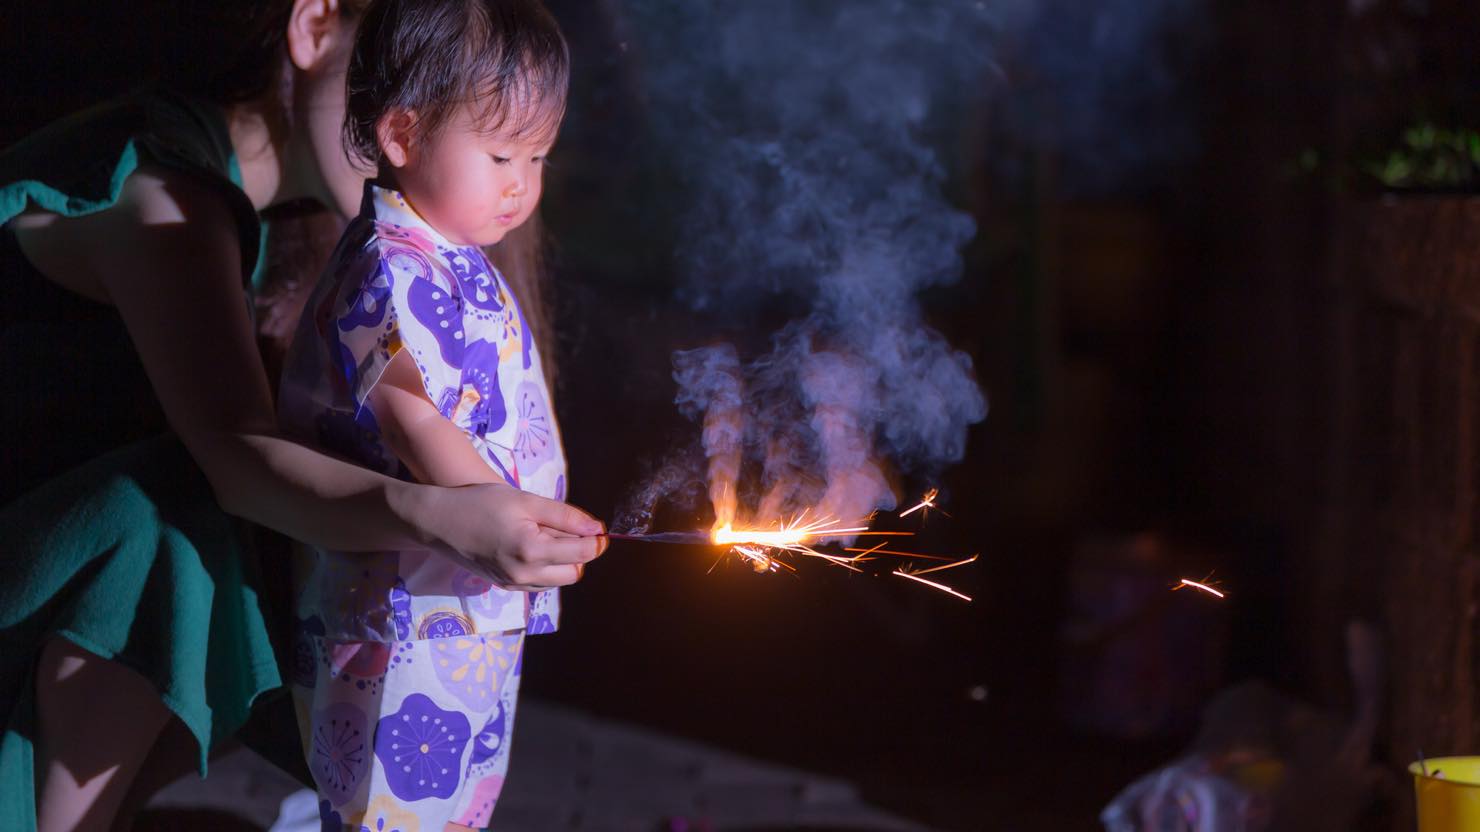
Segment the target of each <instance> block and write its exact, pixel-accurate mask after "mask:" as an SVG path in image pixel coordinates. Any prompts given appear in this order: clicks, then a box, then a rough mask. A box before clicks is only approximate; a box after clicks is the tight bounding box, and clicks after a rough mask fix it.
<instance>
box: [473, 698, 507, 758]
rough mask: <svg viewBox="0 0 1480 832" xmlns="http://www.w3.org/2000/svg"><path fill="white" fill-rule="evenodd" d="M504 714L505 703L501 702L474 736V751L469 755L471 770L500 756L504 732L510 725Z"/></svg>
mask: <svg viewBox="0 0 1480 832" xmlns="http://www.w3.org/2000/svg"><path fill="white" fill-rule="evenodd" d="M504 714H505V710H504V704H503V703H502V702H500V703H499V704H498V706H497V707H496V708H495V709H494V712H493V717H492V718H490V719H489V720H488V722H486V723H484V725H483V728H482V729H481V730H479V731H478V735H477V736H476V737H473V753H471V754H469V755H468V770H469V771H472V770H473V768H474V767H475V766H481V765H483V764H484V763H486V762H488V761H489V760H492V759H493V758H494V757H496V756H498V753H499V751H500V750H501V749H502V748H503V747H504V732H505V731H506V730H507V727H508V720H507V719H505V718H504Z"/></svg>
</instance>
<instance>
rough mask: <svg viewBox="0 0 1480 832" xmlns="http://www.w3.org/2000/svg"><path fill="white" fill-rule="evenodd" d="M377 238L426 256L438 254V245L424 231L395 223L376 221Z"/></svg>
mask: <svg viewBox="0 0 1480 832" xmlns="http://www.w3.org/2000/svg"><path fill="white" fill-rule="evenodd" d="M375 236H376V237H379V238H380V239H382V240H385V241H386V242H389V243H396V244H398V245H400V246H404V247H406V248H411V249H415V250H416V251H419V252H421V253H422V254H426V255H434V254H436V253H437V244H436V243H435V242H433V241H432V238H431V237H430V236H429V235H428V234H427V233H426V232H425V231H423V230H422V229H420V228H415V227H412V226H409V225H397V224H395V223H393V222H382V221H380V220H376V221H375Z"/></svg>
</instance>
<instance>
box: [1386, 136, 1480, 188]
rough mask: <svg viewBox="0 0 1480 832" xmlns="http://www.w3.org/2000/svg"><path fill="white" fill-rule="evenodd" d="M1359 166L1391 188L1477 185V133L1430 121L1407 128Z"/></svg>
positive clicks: (1479, 140)
mask: <svg viewBox="0 0 1480 832" xmlns="http://www.w3.org/2000/svg"><path fill="white" fill-rule="evenodd" d="M1363 169H1364V170H1365V171H1366V172H1367V173H1369V174H1371V175H1372V176H1373V177H1374V178H1376V179H1377V181H1378V182H1380V183H1382V185H1383V186H1384V187H1387V188H1392V189H1395V190H1412V189H1424V190H1427V189H1437V190H1453V189H1469V188H1476V187H1480V132H1476V131H1475V130H1467V129H1456V130H1450V129H1445V128H1442V127H1436V126H1434V125H1433V124H1420V125H1418V126H1416V127H1410V128H1408V129H1407V130H1404V131H1403V135H1402V136H1401V137H1400V140H1399V145H1398V147H1396V148H1393V149H1392V150H1390V151H1388V153H1387V155H1386V156H1384V157H1382V158H1381V159H1378V160H1377V161H1374V162H1369V163H1368V164H1366V165H1364V166H1363Z"/></svg>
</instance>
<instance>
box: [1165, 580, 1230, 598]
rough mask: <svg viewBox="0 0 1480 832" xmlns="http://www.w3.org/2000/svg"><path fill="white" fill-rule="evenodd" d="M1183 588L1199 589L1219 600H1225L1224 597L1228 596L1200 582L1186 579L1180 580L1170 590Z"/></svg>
mask: <svg viewBox="0 0 1480 832" xmlns="http://www.w3.org/2000/svg"><path fill="white" fill-rule="evenodd" d="M1184 586H1190V587H1192V588H1193V589H1200V590H1202V591H1203V592H1206V593H1208V594H1209V595H1216V596H1218V597H1219V598H1226V597H1228V596H1226V595H1224V594H1223V593H1221V592H1219V591H1218V590H1216V589H1213V588H1212V587H1210V586H1208V585H1207V584H1205V583H1202V582H1201V581H1193V580H1188V579H1187V578H1182V579H1181V583H1180V584H1179V585H1177V586H1174V587H1172V589H1181V588H1182V587H1184Z"/></svg>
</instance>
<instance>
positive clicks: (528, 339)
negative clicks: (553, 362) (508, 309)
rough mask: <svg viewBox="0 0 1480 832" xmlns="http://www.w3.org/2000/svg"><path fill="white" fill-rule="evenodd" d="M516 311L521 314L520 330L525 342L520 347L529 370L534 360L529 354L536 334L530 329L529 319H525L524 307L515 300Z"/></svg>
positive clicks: (526, 367) (525, 367)
mask: <svg viewBox="0 0 1480 832" xmlns="http://www.w3.org/2000/svg"><path fill="white" fill-rule="evenodd" d="M514 311H515V312H517V313H518V314H519V332H520V333H521V337H522V338H523V343H522V344H520V349H521V351H522V352H523V357H524V369H526V370H528V369H529V366H530V364H532V363H533V360H532V359H531V358H530V357H529V355H530V351H531V350H532V349H534V335H533V334H532V333H530V331H529V321H527V320H525V318H524V309H523V308H521V307H520V306H519V302H518V301H515V302H514Z"/></svg>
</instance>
